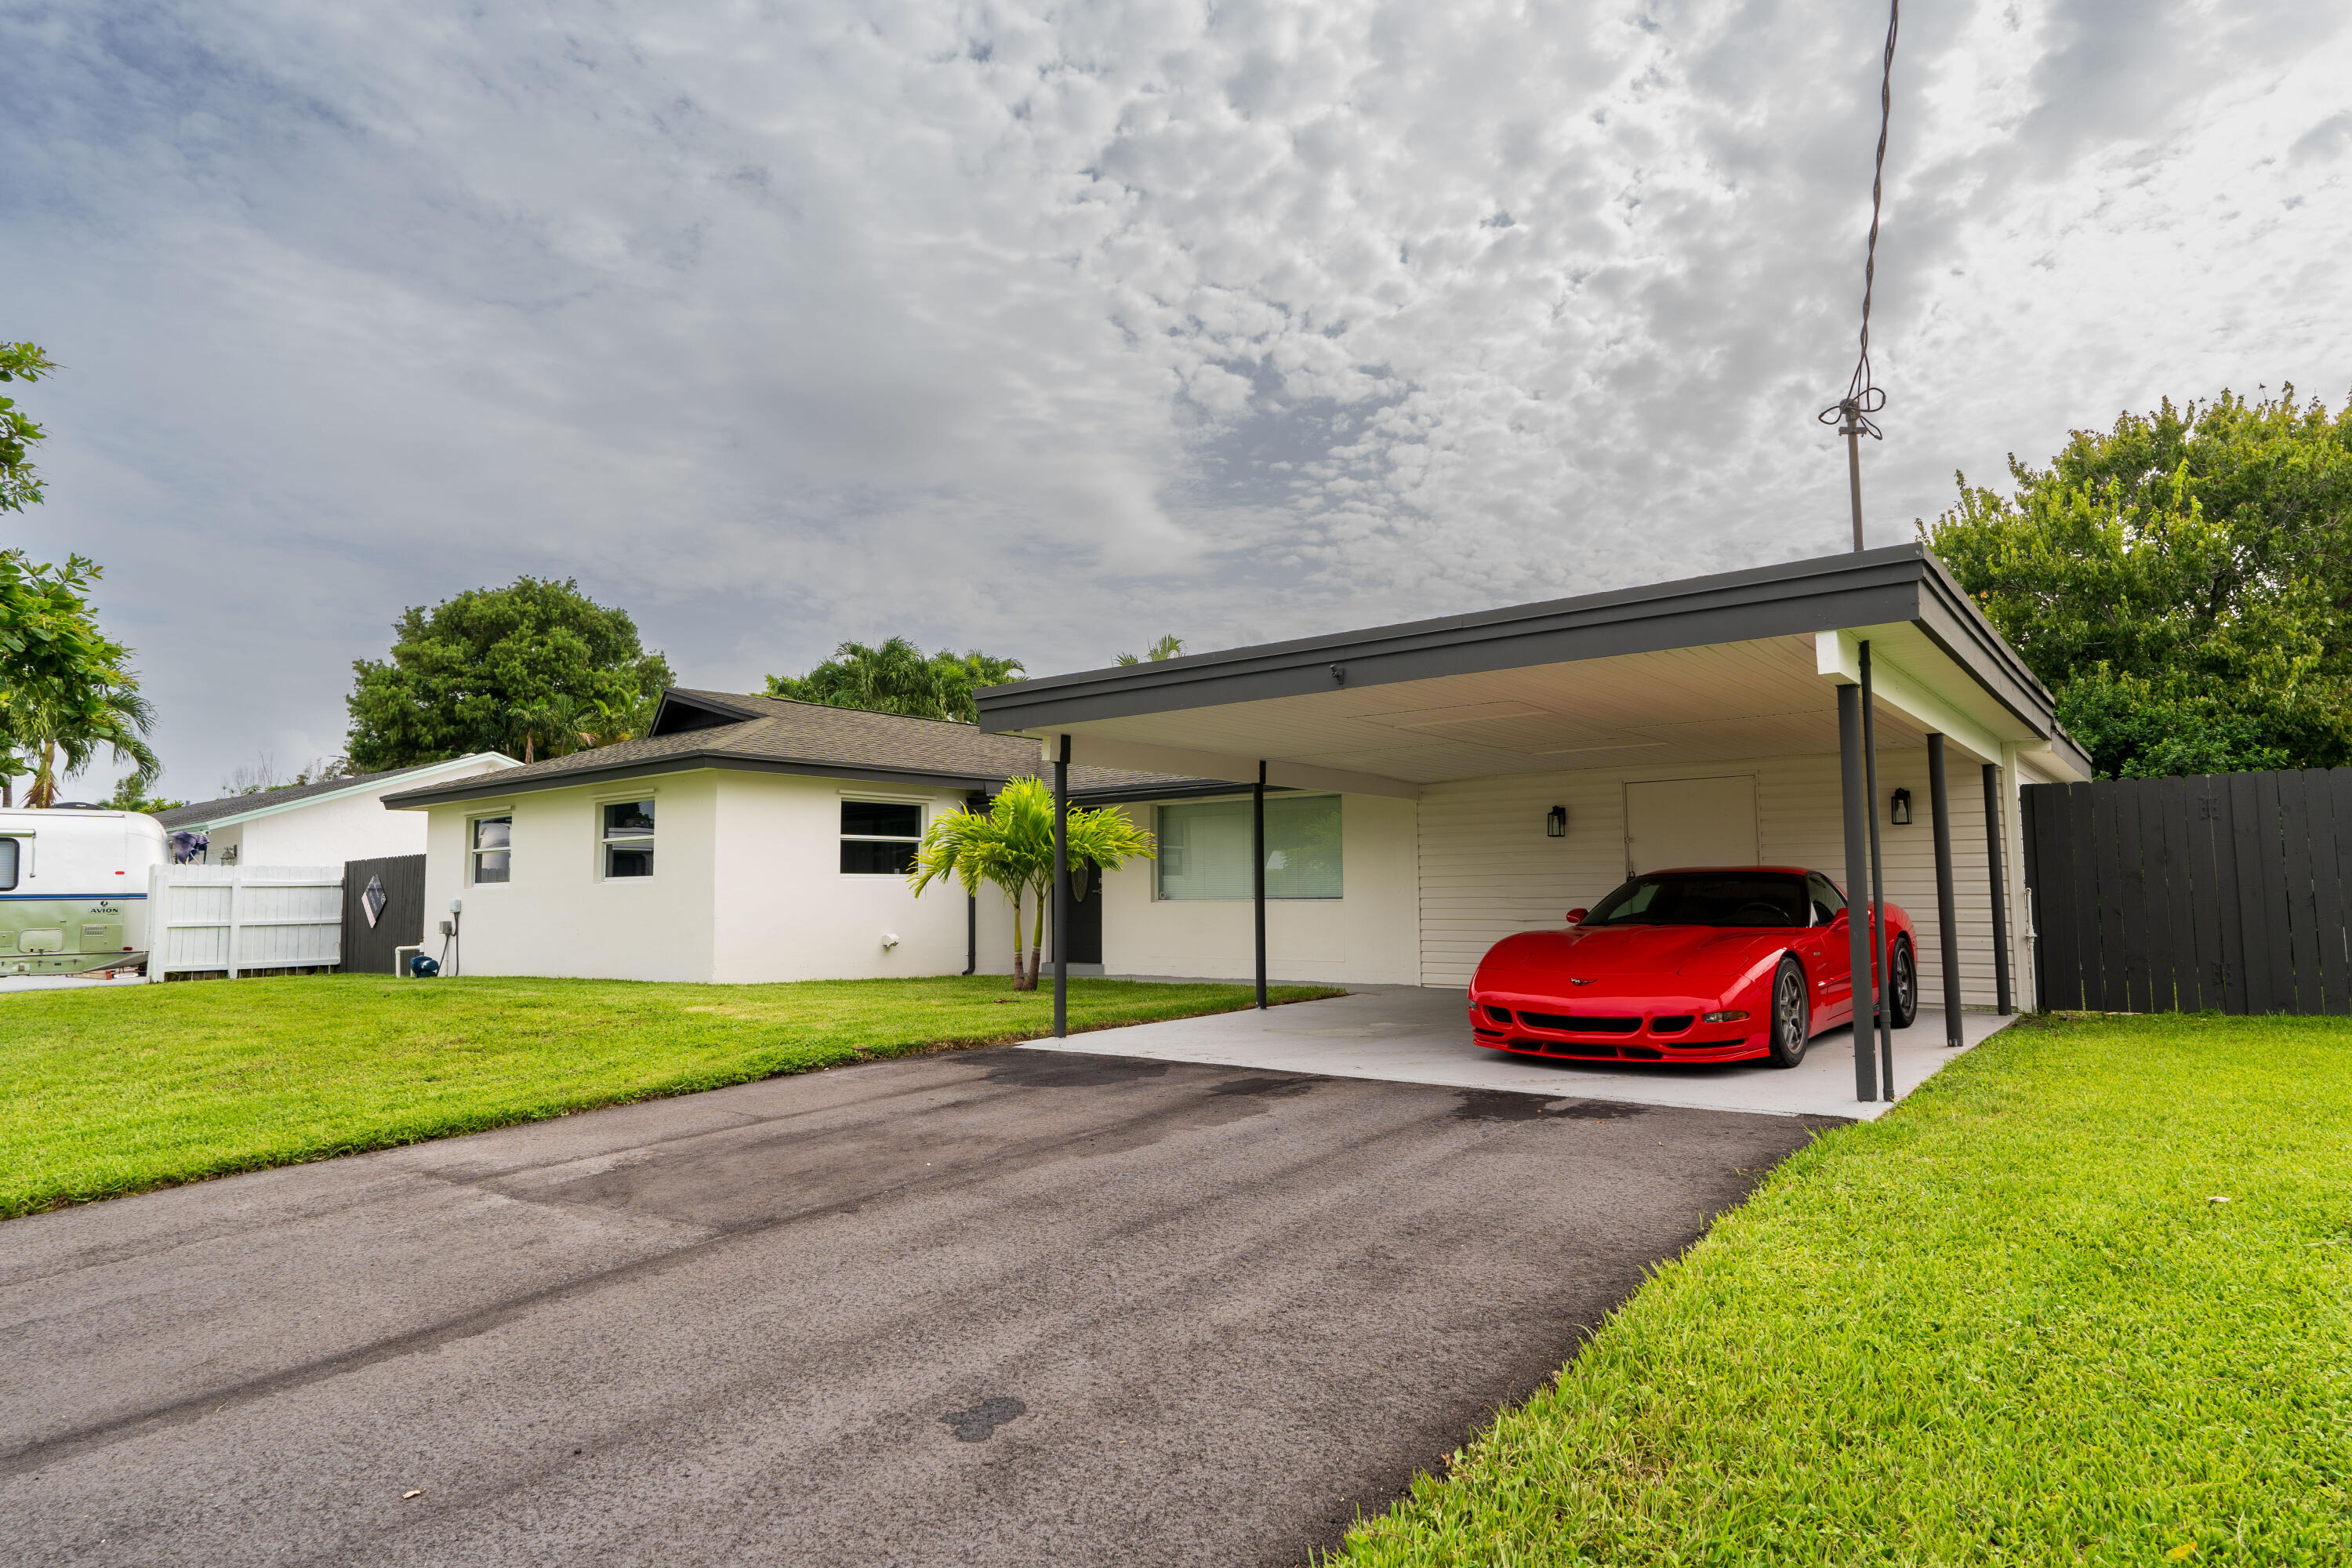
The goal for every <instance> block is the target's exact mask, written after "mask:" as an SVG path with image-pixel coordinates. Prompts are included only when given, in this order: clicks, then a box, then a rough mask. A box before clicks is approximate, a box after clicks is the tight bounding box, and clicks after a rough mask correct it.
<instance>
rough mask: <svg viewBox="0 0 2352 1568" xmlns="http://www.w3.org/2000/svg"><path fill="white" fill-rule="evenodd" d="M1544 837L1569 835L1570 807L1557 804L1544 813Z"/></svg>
mask: <svg viewBox="0 0 2352 1568" xmlns="http://www.w3.org/2000/svg"><path fill="white" fill-rule="evenodd" d="M1544 837H1546V838H1565V837H1568V807H1566V806H1564V805H1555V806H1553V807H1552V808H1551V809H1550V810H1549V811H1547V812H1545V813H1544Z"/></svg>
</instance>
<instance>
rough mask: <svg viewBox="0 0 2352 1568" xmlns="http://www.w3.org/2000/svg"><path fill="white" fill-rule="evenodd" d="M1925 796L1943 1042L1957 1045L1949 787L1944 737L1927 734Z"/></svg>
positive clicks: (1955, 924)
mask: <svg viewBox="0 0 2352 1568" xmlns="http://www.w3.org/2000/svg"><path fill="white" fill-rule="evenodd" d="M1927 799H1928V802H1929V805H1930V806H1931V809H1932V811H1933V814H1934V816H1935V819H1936V929H1937V931H1938V932H1940V933H1941V935H1942V938H1943V941H1942V947H1943V960H1944V1044H1946V1045H1948V1046H1949V1047H1952V1048H1953V1049H1954V1050H1958V1048H1959V1045H1960V933H1959V930H1958V926H1959V917H1958V914H1956V913H1955V912H1954V910H1953V906H1954V905H1955V904H1956V903H1958V900H1957V899H1956V898H1954V897H1953V894H1952V789H1951V785H1950V784H1948V782H1946V780H1945V777H1944V737H1943V736H1941V735H1929V736H1928V737H1927Z"/></svg>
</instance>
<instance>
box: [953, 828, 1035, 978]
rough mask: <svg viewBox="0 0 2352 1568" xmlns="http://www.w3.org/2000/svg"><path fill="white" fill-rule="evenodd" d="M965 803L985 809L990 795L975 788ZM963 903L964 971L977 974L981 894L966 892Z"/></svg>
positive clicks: (978, 968)
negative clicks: (983, 793)
mask: <svg viewBox="0 0 2352 1568" xmlns="http://www.w3.org/2000/svg"><path fill="white" fill-rule="evenodd" d="M963 804H964V809H965V810H966V811H985V810H987V809H988V797H987V796H986V795H982V794H981V793H980V792H979V791H978V790H974V791H972V792H971V794H970V795H966V796H964V797H963ZM963 905H964V909H963V972H964V973H966V974H976V973H979V972H980V894H979V893H978V892H977V891H973V892H970V893H966V894H965V895H964V896H963ZM1020 934H1021V933H1020V932H1019V931H1017V930H1016V931H1014V932H1013V935H1014V936H1016V937H1017V936H1019V935H1020Z"/></svg>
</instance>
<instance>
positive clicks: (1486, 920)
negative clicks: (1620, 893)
mask: <svg viewBox="0 0 2352 1568" xmlns="http://www.w3.org/2000/svg"><path fill="white" fill-rule="evenodd" d="M1948 771H1949V779H1950V784H1951V793H1952V851H1953V854H1952V860H1953V875H1954V881H1955V885H1956V889H1957V891H1958V930H1959V942H1960V994H1961V1000H1962V1002H1963V1003H1964V1004H1966V1005H1969V1006H1978V1005H1982V1006H1988V1007H1989V1006H1991V1005H1993V1001H1994V990H1993V971H1992V945H1991V943H1992V917H1991V896H1990V889H1989V887H1988V886H1987V883H1986V870H1985V834H1984V786H1983V782H1982V778H1981V775H1980V773H1979V771H1978V767H1977V765H1976V764H1974V763H1964V762H1962V761H1961V760H1959V759H1958V758H1955V759H1954V760H1953V762H1952V763H1951V765H1950V767H1949V770H1948ZM1725 773H1753V774H1754V775H1755V776H1756V794H1757V816H1758V819H1759V853H1760V855H1761V857H1762V858H1763V860H1764V861H1765V862H1766V863H1767V864H1772V865H1798V866H1808V867H1813V868H1819V869H1821V870H1822V871H1826V872H1828V873H1829V874H1830V876H1832V878H1834V879H1837V880H1838V881H1839V882H1840V883H1841V884H1843V882H1844V881H1845V835H1844V827H1843V816H1842V814H1841V809H1840V804H1839V795H1838V760H1837V758H1836V757H1834V756H1821V757H1772V758H1763V759H1759V760H1757V761H1754V762H1748V763H1706V764H1693V765H1691V766H1687V767H1679V768H1660V767H1651V768H1616V769H1605V770H1593V771H1589V772H1578V773H1515V774H1509V775H1506V776H1504V777H1499V778H1491V779H1478V780H1474V781H1470V782H1467V783H1462V784H1431V785H1428V786H1427V787H1425V788H1424V789H1423V792H1422V798H1421V866H1422V881H1421V886H1422V974H1423V983H1424V984H1430V985H1446V986H1463V985H1467V984H1469V983H1470V976H1471V974H1472V973H1473V972H1474V971H1475V969H1476V968H1477V965H1478V960H1479V958H1480V957H1481V956H1483V955H1484V954H1485V952H1486V950H1487V949H1488V948H1489V947H1491V946H1493V945H1494V944H1495V942H1497V941H1499V940H1500V939H1501V938H1503V937H1505V936H1507V935H1508V934H1510V933H1511V932H1513V931H1532V930H1539V929H1543V928H1546V927H1552V926H1557V925H1559V923H1560V922H1561V921H1562V920H1563V919H1564V918H1565V916H1566V912H1567V911H1568V910H1570V909H1571V908H1575V907H1577V906H1580V905H1583V906H1590V905H1591V904H1592V903H1593V902H1594V901H1596V900H1599V899H1600V898H1601V895H1603V894H1604V893H1606V892H1608V890H1609V889H1612V888H1613V887H1615V886H1616V885H1617V884H1618V883H1619V882H1620V881H1622V880H1623V879H1624V875H1625V851H1624V835H1625V819H1624V785H1625V784H1626V783H1627V782H1628V781H1629V780H1638V779H1654V778H1700V777H1707V776H1714V775H1720V774H1725ZM1898 786H1902V787H1907V788H1908V789H1909V790H1910V791H1911V799H1912V820H1911V826H1908V827H1895V826H1891V825H1890V824H1889V823H1888V822H1887V820H1886V805H1887V799H1888V797H1889V796H1891V795H1893V794H1894V792H1895V789H1896V788H1897V787H1898ZM1554 805H1565V806H1567V807H1568V811H1569V831H1568V837H1566V838H1547V837H1544V826H1543V818H1544V813H1545V812H1546V811H1547V810H1549V808H1550V807H1552V806H1554ZM1874 805H1875V809H1876V811H1877V813H1878V822H1879V833H1880V843H1881V845H1882V847H1883V852H1884V855H1885V868H1886V896H1887V897H1888V899H1890V900H1892V901H1894V902H1895V903H1897V904H1899V905H1901V906H1902V907H1903V908H1904V910H1906V912H1908V913H1909V915H1910V916H1911V918H1912V921H1914V922H1915V923H1916V927H1917V929H1918V932H1919V954H1918V956H1919V972H1920V992H1921V1000H1922V1001H1923V1002H1924V1003H1926V1004H1927V1005H1937V1004H1938V1003H1939V1001H1940V999H1941V997H1942V995H1943V972H1942V960H1941V956H1940V945H1939V944H1940V935H1939V932H1938V931H1937V917H1936V851H1935V839H1934V837H1933V833H1934V829H1933V824H1932V818H1931V816H1930V814H1929V803H1928V798H1927V751H1926V749H1925V748H1924V747H1923V748H1921V749H1919V750H1916V751H1900V752H1898V751H1884V752H1880V753H1879V758H1878V799H1877V801H1876V802H1875V803H1874ZM1849 891H1852V889H1849ZM2011 973H2012V974H2015V973H2017V972H2016V971H2015V970H2014V969H2012V971H2011Z"/></svg>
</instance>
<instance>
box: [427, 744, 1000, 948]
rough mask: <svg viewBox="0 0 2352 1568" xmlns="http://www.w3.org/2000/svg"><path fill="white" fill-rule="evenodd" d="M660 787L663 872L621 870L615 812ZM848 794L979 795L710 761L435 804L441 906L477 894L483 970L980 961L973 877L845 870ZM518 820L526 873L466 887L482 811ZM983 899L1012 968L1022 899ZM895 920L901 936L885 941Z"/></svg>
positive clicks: (983, 921) (937, 803) (475, 941)
mask: <svg viewBox="0 0 2352 1568" xmlns="http://www.w3.org/2000/svg"><path fill="white" fill-rule="evenodd" d="M648 796H650V797H651V798H652V799H653V800H654V801H655V802H656V805H655V812H654V818H655V822H656V834H655V848H654V875H653V876H651V877H649V878H643V879H637V878H625V879H617V880H606V879H604V878H602V877H601V876H600V875H599V868H600V860H599V857H598V838H597V827H598V824H599V821H600V813H599V810H598V808H599V807H600V806H602V805H604V804H605V803H607V802H611V801H623V800H638V799H644V798H646V797H648ZM845 798H856V799H865V800H898V801H910V802H914V803H916V804H919V805H922V806H923V807H924V811H925V821H926V822H927V823H928V822H929V820H930V819H931V818H932V817H933V816H936V815H937V814H938V813H940V812H944V811H952V810H956V809H958V808H960V807H961V805H963V800H964V797H963V795H962V794H961V792H958V791H953V790H940V789H911V790H910V789H904V788H893V787H888V786H868V785H861V784H853V783H849V782H847V781H844V780H839V779H825V778H811V777H803V776H799V775H794V774H781V773H740V772H734V771H730V770H703V771H699V772H693V773H672V774H666V775H663V776H661V777H659V778H656V779H652V780H635V781H631V782H630V783H627V784H614V785H610V786H606V787H604V788H594V787H590V786H584V785H583V786H581V787H578V788H572V789H562V790H542V791H533V792H530V793H526V794H520V795H515V796H513V797H511V798H491V799H486V800H479V801H470V802H467V803H464V804H462V805H442V806H435V807H433V808H431V811H430V812H429V814H420V815H429V816H430V820H431V826H430V830H429V835H428V848H427V851H426V854H427V857H428V858H427V861H426V877H425V891H426V898H427V900H428V903H427V908H428V910H429V911H430V914H429V917H428V919H429V921H431V922H437V921H439V920H440V919H441V918H442V915H443V912H444V911H446V909H447V908H448V901H449V900H450V899H451V898H452V897H453V896H454V897H459V898H462V899H464V900H465V903H466V910H465V921H464V928H463V950H462V960H461V962H462V968H463V973H469V974H551V975H579V976H597V977H604V978H610V979H619V980H691V981H710V982H724V983H743V982H757V981H781V980H829V979H857V978H868V977H879V976H888V975H894V974H898V975H909V976H911V975H919V974H957V973H962V971H963V968H964V964H965V961H966V957H965V955H966V952H967V945H966V937H967V920H968V915H967V910H968V904H967V900H966V899H965V897H964V894H963V890H962V889H961V888H960V887H955V886H952V885H939V884H935V885H934V886H933V887H932V888H930V889H929V890H927V891H926V892H925V893H924V894H923V896H922V897H921V898H919V899H918V898H916V897H915V896H914V894H912V893H911V892H909V891H908V889H907V884H906V882H905V880H904V879H901V878H898V877H895V876H845V875H844V874H843V872H842V870H841V803H842V801H843V800H844V799H845ZM506 815H511V816H513V818H514V829H513V851H512V856H513V858H512V879H511V880H509V881H508V882H506V883H503V884H488V885H474V886H467V885H465V883H464V880H463V879H464V876H465V864H466V846H467V836H468V832H469V829H468V826H467V824H468V823H470V822H471V821H472V820H473V819H474V818H476V817H479V816H506ZM978 908H979V915H980V970H981V973H1000V974H1001V973H1009V972H1010V971H1011V969H1012V946H1013V936H1012V913H1011V910H1009V909H1008V908H1007V906H1006V905H1005V903H1004V902H1003V900H1002V899H1001V898H999V897H998V896H997V895H996V893H995V892H994V891H993V890H992V889H985V888H983V889H982V893H981V897H980V900H979V905H978ZM886 931H888V932H892V933H895V934H896V935H897V936H898V945H897V946H895V947H891V948H887V949H886V948H885V947H884V946H883V945H882V937H883V933H884V932H886ZM439 940H440V939H439V937H438V936H437V935H435V936H432V937H431V938H430V939H429V940H428V942H427V946H426V951H428V952H437V951H438V943H439Z"/></svg>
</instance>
